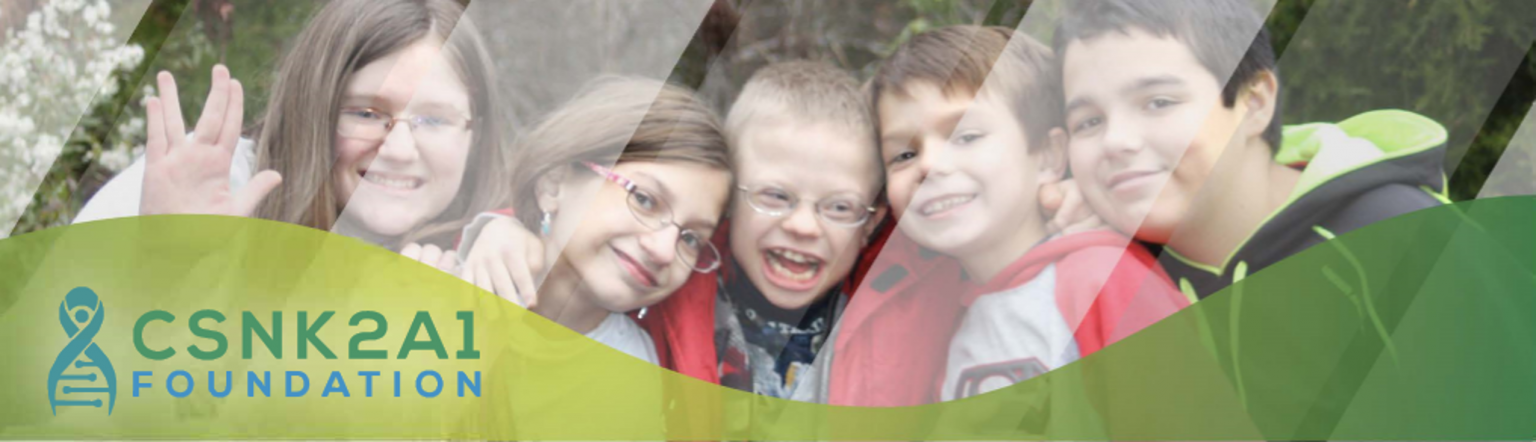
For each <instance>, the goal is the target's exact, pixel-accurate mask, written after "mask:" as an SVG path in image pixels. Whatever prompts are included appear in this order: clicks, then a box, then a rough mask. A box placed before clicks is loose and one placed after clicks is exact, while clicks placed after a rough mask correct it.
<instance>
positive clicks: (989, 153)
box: [832, 26, 1186, 405]
mask: <svg viewBox="0 0 1536 442" xmlns="http://www.w3.org/2000/svg"><path fill="white" fill-rule="evenodd" d="M1012 34H1013V31H1012V30H1010V29H1006V28H982V27H975V26H955V27H948V28H941V29H938V30H935V31H932V32H929V33H925V34H921V35H918V36H916V37H914V38H913V39H912V40H911V41H909V42H908V43H906V44H904V45H902V47H900V48H898V49H897V50H896V52H895V53H894V54H893V55H892V56H891V57H890V58H889V59H888V60H887V61H886V62H885V64H884V65H882V66H881V67H880V69H879V70H878V71H877V72H876V74H875V77H874V79H873V80H872V87H871V89H872V91H871V93H872V98H873V100H874V107H875V110H876V112H877V115H878V117H879V119H878V121H879V124H878V128H879V134H880V152H881V154H882V158H883V160H884V163H885V169H886V182H887V194H888V195H889V198H890V204H891V209H892V211H893V213H894V214H897V215H898V216H899V218H898V221H899V224H898V228H899V229H900V230H901V231H902V232H903V233H905V234H906V236H908V237H910V238H911V240H912V241H913V242H915V243H916V244H917V245H920V246H921V247H923V248H925V249H928V250H932V251H933V252H937V253H939V254H942V255H946V256H948V257H950V258H952V259H954V260H956V261H958V263H959V264H960V266H961V268H963V270H964V272H965V276H966V278H967V279H968V280H969V283H968V284H967V287H966V288H965V289H964V290H963V291H962V292H960V293H954V292H953V291H928V292H927V293H925V294H924V296H927V297H931V298H934V299H940V300H946V301H948V302H953V303H956V304H959V305H961V306H963V307H968V308H967V310H966V312H965V314H964V316H963V317H962V318H961V319H960V321H959V324H958V326H957V327H956V328H955V329H954V333H953V335H952V336H951V339H950V341H949V345H948V350H947V357H946V358H945V359H944V360H945V361H946V363H945V365H944V366H943V367H942V369H941V370H939V371H937V373H939V374H940V375H941V378H940V380H939V382H938V383H937V387H938V388H937V391H934V392H933V393H932V394H931V395H930V396H929V397H928V398H926V399H940V400H953V399H961V398H965V397H970V396H974V395H977V394H981V393H985V392H987V391H991V390H994V389H997V388H1001V387H1004V386H1007V385H1012V384H1014V383H1018V382H1022V381H1024V380H1026V379H1029V378H1031V377H1034V376H1036V375H1039V374H1042V373H1044V372H1046V371H1049V370H1052V369H1055V368H1057V367H1060V366H1062V365H1064V364H1067V363H1070V362H1072V361H1074V360H1076V359H1078V358H1079V357H1081V356H1083V355H1087V354H1089V353H1092V352H1094V351H1096V350H1098V349H1099V348H1102V347H1103V346H1105V345H1108V344H1110V343H1112V342H1114V341H1115V340H1118V339H1119V338H1121V337H1124V336H1126V335H1129V334H1131V333H1134V332H1136V331H1138V330H1140V329H1141V328H1142V327H1145V326H1146V325H1149V324H1151V323H1152V322H1156V321H1157V320H1159V319H1161V318H1163V317H1165V316H1167V315H1168V314H1171V313H1172V312H1174V311H1176V310H1178V309H1179V308H1181V307H1183V306H1184V305H1186V302H1185V301H1184V300H1183V298H1182V297H1181V296H1178V293H1177V292H1176V291H1174V290H1173V289H1172V287H1171V285H1169V284H1168V283H1167V281H1166V280H1164V279H1163V278H1162V276H1161V272H1160V271H1159V269H1157V267H1156V264H1155V263H1154V262H1153V261H1152V259H1151V256H1150V255H1149V254H1147V253H1146V251H1144V250H1142V249H1140V248H1139V247H1137V246H1135V245H1134V244H1128V242H1129V239H1127V238H1125V237H1123V236H1120V235H1117V234H1113V233H1109V232H1104V231H1096V232H1089V233H1082V234H1074V235H1066V236H1059V237H1053V236H1051V235H1050V232H1048V231H1047V229H1046V221H1047V220H1046V216H1045V213H1044V211H1043V210H1042V209H1041V207H1040V204H1039V202H1038V200H1037V195H1038V194H1039V192H1040V189H1041V188H1042V186H1047V185H1052V184H1054V183H1056V182H1058V181H1059V180H1060V179H1061V178H1062V176H1063V174H1064V172H1065V170H1064V169H1065V165H1066V164H1065V158H1064V156H1065V152H1064V151H1063V149H1064V148H1065V142H1066V140H1065V136H1064V134H1063V133H1062V131H1061V129H1060V125H1061V111H1060V107H1059V106H1060V95H1059V94H1060V93H1059V90H1058V89H1057V80H1056V76H1055V74H1054V73H1055V64H1054V61H1053V57H1052V55H1051V52H1050V50H1049V49H1048V48H1046V47H1045V46H1043V45H1041V44H1039V43H1037V42H1035V41H1033V40H1031V39H1029V38H1027V37H1024V36H1017V37H1013V35H1012ZM1010 37H1012V38H1010ZM873 274H878V271H876V273H873ZM941 297H942V298H941ZM933 302H938V301H933ZM887 323H889V322H888V321H887ZM898 325H899V324H898ZM869 327H870V328H871V331H870V332H869V333H874V334H876V335H878V334H880V333H879V331H878V330H873V327H872V326H869ZM844 332H850V333H851V332H856V331H855V330H852V329H849V330H845V331H844ZM850 345H852V344H850ZM839 351H840V352H841V351H842V349H841V348H839ZM909 351H914V352H924V351H928V350H927V349H912V350H909ZM835 364H836V365H843V364H856V362H854V361H850V360H844V359H840V360H837V361H835ZM866 365H867V367H866V368H867V370H864V371H865V372H866V373H867V372H879V371H881V370H891V369H890V368H882V367H878V366H875V364H866ZM837 373H841V376H838V375H837ZM861 375H862V374H861V373H859V370H858V369H857V368H848V369H843V368H840V367H835V368H834V378H833V380H832V382H833V389H834V395H833V400H834V401H837V402H844V401H841V400H839V399H838V394H839V392H838V390H839V389H840V388H841V387H839V386H838V384H839V383H840V382H846V381H848V380H851V379H853V378H857V377H860V376H861ZM897 378H899V376H898V377H897ZM908 381H910V382H915V383H921V384H922V385H925V386H926V388H929V389H930V390H929V391H933V390H932V389H933V388H934V387H935V383H934V381H933V379H927V380H926V381H927V382H926V383H924V382H923V381H925V380H923V379H908ZM899 387H900V386H899V385H888V386H887V388H899ZM841 394H843V395H845V396H846V395H852V396H856V395H858V394H859V392H856V391H843V392H842V393H841ZM853 399H855V400H856V399H857V398H856V397H854V398H853ZM884 405H912V404H884Z"/></svg>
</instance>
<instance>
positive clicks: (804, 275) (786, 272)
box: [768, 256, 819, 281]
mask: <svg viewBox="0 0 1536 442" xmlns="http://www.w3.org/2000/svg"><path fill="white" fill-rule="evenodd" d="M768 266H769V267H772V268H773V271H774V272H775V273H778V274H780V275H783V276H784V277H786V278H789V279H791V280H794V281H809V280H810V279H811V278H812V277H814V276H816V270H817V269H818V268H819V266H817V265H812V266H810V267H809V268H807V269H806V270H805V271H803V272H795V271H791V270H790V269H788V268H785V267H784V265H783V264H780V263H779V260H778V257H777V256H771V257H770V259H769V260H768Z"/></svg>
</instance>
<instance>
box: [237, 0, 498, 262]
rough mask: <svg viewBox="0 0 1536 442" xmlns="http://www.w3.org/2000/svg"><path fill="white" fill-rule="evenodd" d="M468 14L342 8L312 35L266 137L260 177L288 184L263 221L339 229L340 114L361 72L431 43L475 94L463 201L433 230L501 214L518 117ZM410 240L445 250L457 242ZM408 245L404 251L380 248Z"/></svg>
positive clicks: (444, 3)
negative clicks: (277, 176) (511, 130)
mask: <svg viewBox="0 0 1536 442" xmlns="http://www.w3.org/2000/svg"><path fill="white" fill-rule="evenodd" d="M463 14H464V8H463V7H462V6H460V5H459V4H458V3H457V2H455V1H453V0H333V1H331V2H330V3H329V4H327V5H326V6H325V7H324V8H323V9H322V10H321V11H320V12H319V13H318V14H316V15H315V17H314V18H313V19H311V20H310V22H309V25H308V26H306V27H305V28H304V31H303V32H301V33H300V34H299V36H298V38H297V39H296V40H295V41H294V43H293V47H292V49H291V50H289V52H288V54H287V55H286V56H285V57H284V58H283V60H282V63H281V65H280V67H279V68H278V71H277V78H276V81H274V83H273V86H272V97H271V100H270V104H269V105H268V107H267V112H266V115H265V116H264V117H263V118H262V125H261V126H262V127H261V130H260V134H259V136H258V137H257V139H256V155H257V164H258V170H259V169H274V170H276V171H277V172H278V173H281V174H282V175H283V184H282V185H281V186H278V188H277V190H276V191H274V192H273V194H272V195H270V196H268V197H267V198H266V200H264V201H262V204H261V205H260V206H259V207H258V208H257V210H256V216H257V217H259V218H265V219H271V220H276V221H283V222H289V223H294V224H300V225H304V226H308V227H312V228H316V229H321V230H331V229H332V227H333V226H335V224H336V221H337V218H338V217H339V216H340V214H341V207H340V205H341V203H345V202H344V201H337V198H336V196H335V186H334V184H333V183H332V182H331V175H332V174H331V172H332V169H333V168H334V167H335V166H336V154H335V145H336V125H337V120H338V119H339V113H338V109H340V108H341V103H342V100H343V99H344V95H345V93H346V88H347V83H348V82H349V81H350V80H351V78H352V75H353V74H354V73H356V72H357V71H358V70H359V69H361V68H363V67H364V66H367V65H368V64H369V63H372V62H374V61H376V60H378V59H380V58H384V57H386V56H388V55H390V54H392V53H394V52H397V51H400V50H401V49H404V48H406V47H409V46H410V45H412V44H415V43H417V42H419V41H421V40H422V39H424V38H429V37H432V38H436V39H437V40H438V41H441V42H443V43H444V44H443V47H444V54H445V55H446V57H447V58H448V59H449V61H450V63H451V64H452V65H453V68H454V70H455V72H456V73H457V74H458V75H459V78H460V80H461V81H462V82H463V83H464V85H465V87H467V88H468V89H469V96H470V101H471V103H470V112H472V113H473V114H474V115H473V119H472V123H471V130H473V133H474V135H473V140H472V141H471V148H470V149H471V150H470V154H469V158H468V159H467V163H466V164H467V165H468V167H467V168H466V170H465V172H464V179H463V182H462V184H461V185H460V188H459V192H458V195H457V196H456V197H454V200H453V202H452V203H450V204H449V205H448V207H447V208H445V209H444V210H443V213H441V214H439V215H438V216H437V217H436V218H435V219H434V220H432V221H429V222H427V223H426V225H427V226H433V225H434V224H440V223H442V222H445V221H447V220H458V219H463V218H466V216H467V215H468V216H472V215H473V214H475V213H479V212H481V211H484V210H488V209H490V208H492V207H493V206H492V204H491V203H492V202H494V201H495V200H494V199H492V197H491V196H490V195H488V192H487V191H488V190H492V189H495V188H497V187H499V186H502V185H503V184H502V183H505V182H506V181H507V178H506V174H507V173H508V172H509V164H510V163H509V162H508V161H507V153H506V149H505V146H506V142H505V140H506V138H505V135H504V132H503V129H502V128H503V127H505V126H507V125H508V124H509V122H510V118H509V117H508V116H507V115H506V114H505V112H504V111H503V108H502V107H501V106H502V103H501V100H497V99H496V98H497V97H496V88H495V87H494V86H493V83H492V82H491V78H492V75H493V74H492V64H491V62H490V56H489V54H488V53H487V51H486V49H485V44H484V42H482V41H481V39H480V36H479V33H478V32H477V31H476V30H475V28H474V26H473V25H472V24H471V23H470V21H469V20H461V19H460V17H461V16H462V15H463ZM429 230H430V231H437V230H443V231H446V229H441V228H438V229H433V228H430V227H422V228H418V233H415V234H406V235H404V237H406V238H413V239H415V240H419V241H423V242H431V243H436V244H439V245H444V244H446V243H447V242H448V241H449V240H451V238H448V237H449V236H450V235H446V234H427V233H425V232H426V231H429ZM380 245H382V246H386V247H398V246H399V245H400V244H380Z"/></svg>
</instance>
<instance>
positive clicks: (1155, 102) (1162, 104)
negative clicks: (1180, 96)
mask: <svg viewBox="0 0 1536 442" xmlns="http://www.w3.org/2000/svg"><path fill="white" fill-rule="evenodd" d="M1176 104H1179V102H1178V101H1174V100H1173V99H1170V98H1167V97H1157V98H1153V99H1151V100H1150V101H1147V109H1149V110H1159V109H1163V108H1167V107H1170V106H1173V105H1176Z"/></svg>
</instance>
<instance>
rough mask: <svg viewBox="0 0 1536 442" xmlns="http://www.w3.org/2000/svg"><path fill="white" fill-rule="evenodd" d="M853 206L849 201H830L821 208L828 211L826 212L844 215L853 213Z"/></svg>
mask: <svg viewBox="0 0 1536 442" xmlns="http://www.w3.org/2000/svg"><path fill="white" fill-rule="evenodd" d="M853 206H854V204H853V203H852V202H849V201H831V202H828V203H827V204H826V205H825V206H822V207H824V208H825V210H826V211H828V212H832V213H836V214H846V213H852V212H853Z"/></svg>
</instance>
